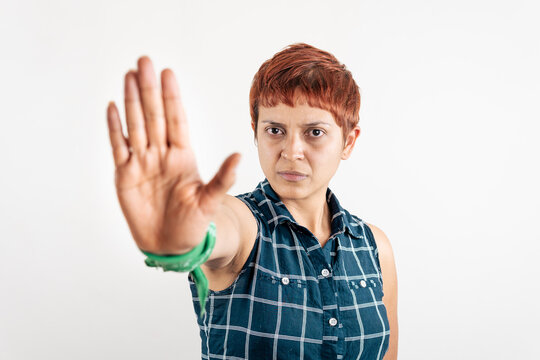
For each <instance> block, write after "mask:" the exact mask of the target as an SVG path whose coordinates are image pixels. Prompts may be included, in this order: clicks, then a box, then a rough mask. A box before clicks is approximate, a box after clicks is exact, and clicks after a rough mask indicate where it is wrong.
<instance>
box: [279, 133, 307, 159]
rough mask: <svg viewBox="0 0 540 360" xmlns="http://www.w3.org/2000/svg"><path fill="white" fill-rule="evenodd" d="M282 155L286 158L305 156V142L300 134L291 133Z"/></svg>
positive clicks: (301, 157)
mask: <svg viewBox="0 0 540 360" xmlns="http://www.w3.org/2000/svg"><path fill="white" fill-rule="evenodd" d="M281 156H282V157H283V158H284V159H286V160H291V161H294V160H302V159H303V158H304V144H303V143H302V141H301V140H300V139H298V136H296V135H291V136H289V137H288V138H287V140H286V141H285V146H284V147H283V150H282V151H281Z"/></svg>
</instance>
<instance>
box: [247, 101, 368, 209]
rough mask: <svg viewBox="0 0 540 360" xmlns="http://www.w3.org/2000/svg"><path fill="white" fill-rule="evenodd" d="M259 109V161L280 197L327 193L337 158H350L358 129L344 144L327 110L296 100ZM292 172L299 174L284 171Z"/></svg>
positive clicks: (253, 126) (339, 131)
mask: <svg viewBox="0 0 540 360" xmlns="http://www.w3.org/2000/svg"><path fill="white" fill-rule="evenodd" d="M258 110H259V119H258V121H259V123H258V126H257V142H258V146H257V147H258V152H259V161H260V163H261V167H262V170H263V172H264V175H265V176H266V178H267V179H268V181H269V182H270V185H271V186H272V188H273V189H274V190H275V191H276V193H277V194H278V195H279V196H280V198H281V199H282V200H283V199H298V200H299V199H304V198H307V197H309V196H311V195H312V194H314V193H316V192H319V191H324V192H326V187H327V186H328V184H329V182H330V179H331V178H332V177H333V176H334V174H335V173H336V171H337V168H338V166H339V163H340V161H341V160H346V159H347V158H349V156H350V153H351V151H352V149H353V147H354V143H355V141H356V138H357V137H358V135H360V128H359V127H358V126H357V127H356V128H354V129H353V130H352V131H351V133H350V134H349V135H348V136H347V140H346V144H345V145H346V146H344V144H343V135H342V130H341V128H340V127H339V126H338V125H337V124H336V122H335V120H334V117H333V116H332V114H331V113H330V112H328V111H326V110H322V109H319V108H314V107H311V106H309V105H307V104H303V105H300V104H298V103H297V105H296V106H295V107H290V106H288V105H285V104H283V103H281V104H279V105H277V106H274V107H263V106H259V109H258ZM252 128H253V129H254V128H255V125H254V124H253V123H252ZM291 171H292V172H297V173H300V174H301V175H299V176H293V175H287V174H286V173H284V172H291Z"/></svg>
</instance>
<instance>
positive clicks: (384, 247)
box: [365, 223, 393, 258]
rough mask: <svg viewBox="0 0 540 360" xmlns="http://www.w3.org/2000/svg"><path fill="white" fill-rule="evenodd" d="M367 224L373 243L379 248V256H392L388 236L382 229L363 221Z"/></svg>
mask: <svg viewBox="0 0 540 360" xmlns="http://www.w3.org/2000/svg"><path fill="white" fill-rule="evenodd" d="M365 224H366V225H367V226H369V229H370V230H371V232H372V234H373V238H374V239H375V243H376V245H377V249H378V250H379V256H380V257H381V258H382V257H385V256H386V257H388V256H392V257H393V251H392V245H391V244H390V240H389V239H388V236H386V234H385V233H384V231H382V230H381V229H380V228H379V227H377V226H375V225H373V224H369V223H365Z"/></svg>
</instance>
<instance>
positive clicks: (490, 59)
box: [0, 0, 540, 360]
mask: <svg viewBox="0 0 540 360" xmlns="http://www.w3.org/2000/svg"><path fill="white" fill-rule="evenodd" d="M539 15H540V11H539V9H538V5H537V2H535V1H532V0H531V1H512V2H510V1H471V0H467V1H446V2H442V1H439V2H434V1H427V0H426V1H366V0H363V1H333V2H330V1H272V2H269V1H267V2H264V3H263V2H255V1H244V2H239V1H238V2H225V1H214V2H210V1H198V2H195V1H179V0H175V1H152V2H149V1H104V0H101V1H86V2H82V1H59V0H56V1H54V0H50V1H46V2H44V1H20V0H19V1H8V2H6V1H2V2H1V5H0V44H1V45H0V49H1V57H0V102H1V126H2V127H1V130H0V156H1V170H0V171H1V174H2V176H0V189H1V191H2V194H1V201H0V253H1V256H2V259H1V261H0V358H1V359H6V360H11V359H14V360H18V359H96V358H100V359H148V358H150V357H152V358H156V359H162V360H165V359H196V358H199V354H200V339H199V333H198V331H199V330H198V327H197V324H196V315H195V312H194V310H193V306H192V302H191V294H190V291H189V286H188V282H187V274H185V273H163V272H160V271H157V270H155V269H152V268H148V267H146V266H145V264H144V256H143V254H142V253H141V252H140V251H139V250H138V248H137V247H136V245H135V243H134V241H133V240H132V238H131V236H130V232H129V229H128V227H127V223H126V222H125V220H124V217H123V214H122V212H121V210H120V207H119V204H118V201H117V198H116V193H115V188H114V164H113V160H112V154H111V152H110V144H109V138H108V133H107V126H106V117H105V110H106V106H107V103H108V101H109V100H114V101H115V102H116V103H117V104H118V105H119V107H120V111H121V116H122V118H123V119H124V110H123V108H122V106H123V77H124V74H125V73H126V72H127V71H128V70H129V69H130V68H135V67H136V60H137V58H138V57H139V56H141V55H148V56H150V58H151V59H152V61H153V62H154V65H155V66H156V71H157V72H158V74H159V72H160V71H161V70H162V69H163V68H165V67H170V68H171V69H173V71H174V72H175V74H176V75H177V78H178V80H179V83H180V90H181V92H182V96H183V99H184V104H185V107H186V112H187V116H188V120H189V126H190V136H191V138H192V143H193V145H194V147H195V153H196V155H197V159H198V165H199V169H200V171H201V174H202V176H203V179H205V181H209V180H210V179H211V177H212V176H213V175H214V173H215V172H216V171H217V169H218V168H219V166H220V164H221V163H222V161H223V160H224V159H225V157H226V156H227V155H228V154H230V153H232V152H235V151H239V152H241V153H242V155H243V157H242V160H241V163H240V165H239V168H238V173H237V183H236V184H235V185H234V186H233V188H232V189H231V191H230V192H229V193H230V194H232V195H236V194H239V193H244V192H248V191H251V190H253V188H254V187H255V186H256V184H257V183H258V182H259V181H260V180H262V179H263V173H262V171H261V170H260V166H259V162H258V157H257V152H256V148H255V145H254V143H253V137H252V130H251V127H250V116H249V101H248V94H249V89H250V85H251V80H252V78H253V75H254V74H255V72H256V71H257V70H258V68H259V66H260V65H261V64H262V62H263V61H264V60H266V59H268V58H270V57H271V56H272V55H273V54H274V53H276V52H278V51H280V50H282V49H283V48H284V47H285V46H287V45H289V44H292V43H294V42H307V43H309V44H311V45H314V46H316V47H319V48H321V49H323V50H326V51H329V52H331V53H333V54H334V55H335V56H336V57H337V58H338V59H339V60H340V61H341V62H343V63H344V64H345V65H346V66H347V67H348V68H349V69H350V70H351V72H352V73H353V76H354V77H355V80H356V82H357V83H358V85H359V86H360V89H361V95H362V105H361V112H360V126H361V128H362V133H361V135H360V137H359V138H358V141H357V144H356V147H355V150H354V152H353V155H352V156H351V158H350V159H349V160H347V161H344V162H342V163H341V166H340V168H339V170H338V172H337V174H336V176H335V177H334V179H333V180H332V182H331V183H330V188H331V189H332V190H333V191H334V192H335V193H336V195H337V196H338V199H340V201H341V203H342V205H343V206H344V207H345V208H346V209H348V210H349V211H351V212H352V213H353V214H356V215H358V216H359V217H361V218H362V219H364V220H365V221H367V222H370V223H373V224H375V225H377V226H379V227H380V228H382V229H383V231H385V233H386V234H387V236H388V237H389V239H390V241H391V243H392V246H393V248H394V252H395V258H396V264H397V268H398V280H399V330H400V331H399V358H400V359H480V358H481V359H525V358H527V359H532V358H540V349H539V347H538V346H537V344H538V335H539V332H538V322H539V321H540V313H539V310H538V306H537V303H538V294H539V290H540V286H539V282H538V275H539V270H538V267H537V263H538V254H539V250H540V247H539V245H538V244H539V242H540V231H539V229H538V224H539V217H540V192H539V190H538V185H539V184H540V172H539V156H538V155H539V154H540V145H539V143H540V142H539V141H538V138H539V134H540V126H539V121H540V116H539V115H540V111H539V107H538V105H539V102H538V98H539V97H540V86H539V84H540V71H539V64H540V46H539V44H540V41H539V36H538V35H539V33H540V25H539V24H540V23H539V22H538V18H539Z"/></svg>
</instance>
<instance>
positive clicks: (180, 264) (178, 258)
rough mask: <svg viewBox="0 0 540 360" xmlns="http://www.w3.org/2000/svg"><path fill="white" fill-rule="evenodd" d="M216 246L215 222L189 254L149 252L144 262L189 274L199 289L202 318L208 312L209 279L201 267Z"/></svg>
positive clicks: (209, 226) (164, 269)
mask: <svg viewBox="0 0 540 360" xmlns="http://www.w3.org/2000/svg"><path fill="white" fill-rule="evenodd" d="M215 244H216V224H214V223H213V222H211V223H210V225H208V230H207V231H206V237H205V238H204V240H203V241H201V243H200V244H199V245H197V246H195V247H194V248H193V249H192V250H190V251H189V252H188V253H185V254H180V255H157V254H153V253H150V252H147V251H143V250H141V251H142V252H143V254H145V255H146V256H147V258H146V259H145V260H144V262H145V264H146V265H147V266H150V267H160V268H162V269H163V271H176V272H187V271H190V275H191V277H192V278H193V282H195V286H196V287H197V295H198V296H199V300H200V306H201V309H200V314H199V315H200V316H201V317H202V316H203V315H204V313H205V311H206V306H205V305H206V297H207V296H208V279H207V278H206V276H205V275H204V273H203V271H202V269H201V268H200V265H201V264H203V263H204V262H205V261H206V260H208V258H209V257H210V254H211V253H212V250H213V249H214V245H215Z"/></svg>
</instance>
